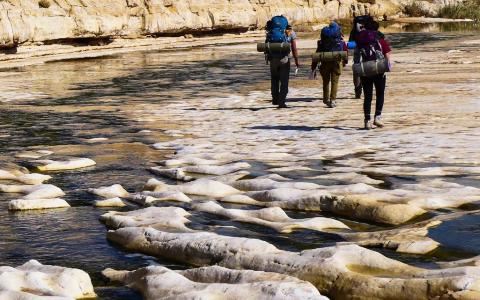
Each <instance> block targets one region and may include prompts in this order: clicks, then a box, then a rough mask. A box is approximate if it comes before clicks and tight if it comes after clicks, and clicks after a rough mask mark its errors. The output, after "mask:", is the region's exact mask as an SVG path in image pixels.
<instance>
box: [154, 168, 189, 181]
mask: <svg viewBox="0 0 480 300" xmlns="http://www.w3.org/2000/svg"><path fill="white" fill-rule="evenodd" d="M150 171H151V172H152V173H153V174H155V175H159V176H162V177H166V178H170V179H174V180H181V181H192V180H195V178H193V177H191V176H187V175H186V174H185V171H184V170H183V169H182V168H175V169H164V168H159V167H151V168H150Z"/></svg>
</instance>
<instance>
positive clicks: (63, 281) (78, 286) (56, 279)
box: [0, 260, 96, 300]
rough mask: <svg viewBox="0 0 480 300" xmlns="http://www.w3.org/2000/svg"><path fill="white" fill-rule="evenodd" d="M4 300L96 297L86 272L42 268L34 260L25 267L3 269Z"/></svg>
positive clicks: (0, 292) (1, 287)
mask: <svg viewBox="0 0 480 300" xmlns="http://www.w3.org/2000/svg"><path fill="white" fill-rule="evenodd" d="M0 297H1V298H2V299H22V300H23V299H27V300H37V299H39V300H40V299H54V300H60V299H63V300H66V299H86V298H95V297H96V295H95V292H94V290H93V286H92V282H91V280H90V277H89V276H88V274H87V273H85V272H84V271H81V270H78V269H70V268H63V267H56V266H48V265H42V264H41V263H39V262H38V261H36V260H31V261H29V262H27V263H25V264H24V265H22V266H20V267H17V268H12V267H6V266H4V267H0Z"/></svg>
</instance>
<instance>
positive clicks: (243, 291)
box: [102, 266, 328, 300]
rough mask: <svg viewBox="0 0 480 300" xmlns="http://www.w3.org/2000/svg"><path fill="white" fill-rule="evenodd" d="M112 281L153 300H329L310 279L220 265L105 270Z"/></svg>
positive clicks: (104, 272)
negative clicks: (175, 269) (180, 269)
mask: <svg viewBox="0 0 480 300" xmlns="http://www.w3.org/2000/svg"><path fill="white" fill-rule="evenodd" d="M102 274H103V275H104V276H106V277H107V278H109V279H110V280H111V281H117V282H121V283H123V284H126V285H128V286H130V287H133V288H135V289H137V290H140V291H141V292H142V294H143V296H144V298H145V299H147V300H150V299H151V300H153V299H192V300H193V299H214V298H215V299H217V298H219V299H220V298H221V299H265V300H267V299H271V300H275V299H278V300H282V299H306V300H314V299H315V300H326V299H328V298H326V297H323V296H321V295H320V293H319V292H318V290H317V289H316V288H315V287H314V286H313V285H311V284H310V283H308V282H305V281H301V280H299V279H297V278H294V277H290V276H285V275H281V274H278V273H269V272H257V271H242V270H231V269H226V268H222V267H218V266H214V267H205V268H198V269H190V270H185V271H179V272H175V271H172V270H169V269H168V268H165V267H154V266H151V267H146V268H142V269H138V270H136V271H131V272H128V271H115V270H112V269H106V270H104V271H103V272H102Z"/></svg>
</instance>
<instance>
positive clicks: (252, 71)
mask: <svg viewBox="0 0 480 300" xmlns="http://www.w3.org/2000/svg"><path fill="white" fill-rule="evenodd" d="M458 34H460V33H452V32H449V33H395V34H389V36H388V37H389V39H390V40H391V42H392V45H393V46H394V47H395V48H402V47H405V48H412V47H415V45H417V44H424V43H428V42H433V41H439V40H448V39H452V38H455V37H456V36H458ZM461 34H464V35H469V36H475V33H471V32H468V33H461ZM301 36H305V37H309V34H305V35H301ZM307 57H308V55H307V54H304V56H303V58H307ZM302 72H303V73H306V70H302ZM266 74H267V73H266V67H265V65H264V64H263V62H262V59H261V58H259V56H258V55H256V54H253V53H245V52H244V51H243V50H242V49H241V48H238V49H236V48H235V47H224V48H222V49H215V48H214V47H206V48H203V49H197V50H192V51H181V52H160V53H158V52H139V53H130V54H125V55H118V56H112V57H104V58H100V59H86V60H70V61H63V62H56V63H48V64H45V65H39V66H31V67H25V68H20V69H15V70H11V71H8V72H0V81H1V82H2V89H3V92H2V94H0V120H1V121H0V155H1V156H2V161H9V162H16V163H19V164H25V161H23V160H19V159H15V158H14V157H13V155H14V154H15V153H17V152H19V151H22V150H25V149H33V148H38V149H49V150H52V151H54V152H55V156H58V157H62V156H64V155H66V156H80V157H88V158H92V159H94V160H95V161H96V162H97V163H98V165H97V166H96V167H94V168H89V169H85V170H81V171H78V170H77V171H69V172H58V173H53V174H52V176H53V179H52V180H51V181H50V182H49V183H52V184H55V185H57V186H59V187H61V188H62V189H63V190H64V191H66V193H67V195H66V196H65V199H66V200H67V201H68V202H69V203H70V204H71V205H72V208H70V209H62V210H52V211H46V212H28V213H10V212H8V211H7V200H9V199H12V198H15V195H8V194H0V236H1V238H0V250H1V251H0V265H11V266H17V265H19V264H22V263H24V262H26V261H27V260H29V259H37V260H39V261H40V262H42V263H44V264H54V265H61V266H69V267H76V268H81V269H83V270H85V271H87V272H88V273H89V274H90V275H91V276H92V279H93V281H94V284H95V286H96V287H97V292H98V293H99V295H100V296H101V297H103V298H104V299H135V298H138V297H139V296H138V294H136V293H134V292H133V291H130V290H128V289H120V288H114V287H110V288H105V285H106V284H107V283H106V282H105V281H104V280H103V279H102V277H101V275H100V271H101V270H103V269H104V268H107V267H111V268H117V269H135V268H138V267H141V266H145V265H149V264H152V263H157V264H162V265H166V266H169V267H172V268H184V267H186V266H181V265H177V264H174V263H172V262H166V261H161V260H158V259H156V258H152V257H148V256H144V255H139V254H132V253H128V252H125V251H123V250H122V249H120V248H118V247H116V246H113V245H111V244H109V243H108V242H107V241H106V228H105V226H104V225H103V224H101V223H100V222H99V221H98V217H99V216H100V215H101V214H102V213H104V212H106V211H107V210H105V209H96V208H93V207H92V203H93V201H94V200H95V199H96V198H95V197H93V196H91V195H90V194H88V193H87V192H86V189H87V188H91V187H99V186H106V185H111V184H116V183H118V184H121V185H123V186H124V187H125V188H126V189H127V190H129V191H135V190H139V189H140V188H141V187H142V185H143V184H144V183H145V182H146V181H147V179H149V178H151V177H153V176H152V175H151V174H149V173H148V172H147V171H146V168H147V167H149V166H152V165H154V162H155V161H159V160H161V159H163V158H165V155H166V154H169V153H167V152H162V151H155V150H153V149H152V148H151V147H150V145H151V144H153V143H154V142H159V141H165V140H168V139H171V137H169V136H170V135H171V133H172V132H171V130H175V129H177V128H181V126H189V122H188V120H185V122H184V124H180V123H178V122H172V121H170V120H168V119H166V120H162V121H159V122H156V123H153V124H152V123H148V122H146V121H147V120H148V116H143V115H138V114H135V113H134V112H135V111H139V110H142V109H143V110H145V111H148V110H149V109H151V108H152V109H153V108H155V110H160V109H161V108H162V106H163V105H165V104H166V103H175V102H179V103H184V102H188V101H189V100H190V99H199V98H202V97H210V98H211V97H227V96H229V95H231V94H234V93H239V94H242V93H248V92H249V91H252V90H258V89H264V90H265V89H267V88H268V85H269V82H268V81H267V78H268V77H266V76H265V75H266ZM266 100H268V99H266ZM293 100H294V101H295V99H293ZM296 100H297V101H298V102H302V101H309V100H308V99H296ZM311 100H312V99H311ZM191 109H192V110H194V109H196V108H194V107H192V108H191ZM254 109H255V108H251V107H245V108H243V109H242V110H240V111H242V112H246V113H248V111H249V110H254ZM160 119H162V118H160ZM219 121H220V122H221V121H223V120H219ZM145 129H148V130H151V131H152V132H149V133H148V132H146V133H142V132H141V131H142V130H145ZM254 129H257V130H291V129H292V128H254ZM295 129H296V130H300V131H302V130H303V131H310V130H317V129H318V128H311V127H304V128H295ZM339 130H342V129H341V128H339ZM97 137H105V138H108V140H107V141H103V142H96V143H91V142H90V141H89V140H88V139H91V138H97ZM55 156H53V157H55ZM365 157H368V154H365ZM322 164H331V165H332V164H333V165H335V164H336V162H335V161H323V162H319V161H311V162H310V165H309V166H310V167H312V168H314V169H317V170H319V171H317V172H311V171H309V172H298V173H291V172H290V173H289V174H288V175H289V177H291V178H303V177H305V176H314V175H319V174H322V171H321V168H322ZM270 167H273V166H269V165H262V164H259V163H255V165H254V171H253V175H262V174H263V172H264V171H265V169H267V168H270ZM279 174H281V173H279ZM372 177H375V176H372ZM382 179H385V180H386V184H385V185H384V186H382V188H390V187H391V186H395V185H396V184H399V183H405V182H408V181H412V178H408V177H396V176H392V177H385V178H382ZM455 180H456V179H455V178H452V181H455ZM459 180H461V179H459ZM316 183H321V184H329V183H332V182H329V181H324V182H319V181H316ZM463 184H466V183H465V181H463ZM467 185H472V186H477V187H479V185H478V180H474V181H472V182H471V183H470V184H467ZM161 205H168V203H162V204H161ZM175 205H178V204H175ZM226 206H227V207H239V206H238V205H226ZM134 208H135V207H134V206H131V207H127V208H125V209H134ZM243 208H250V207H243ZM252 208H253V207H252ZM288 214H289V215H290V216H291V217H294V218H301V217H309V216H318V215H319V214H318V213H301V212H288ZM325 215H326V216H330V217H331V215H328V214H325ZM337 218H338V217H337ZM339 219H340V220H342V221H344V222H345V223H346V224H347V225H349V226H351V227H352V228H354V229H359V230H374V229H378V228H381V226H380V225H376V224H367V223H363V222H358V221H354V220H348V219H345V218H339ZM479 221H480V216H478V215H473V216H466V217H464V218H461V219H458V220H455V221H449V222H445V223H444V224H442V225H441V226H439V227H438V228H435V229H432V230H431V236H432V237H434V238H435V239H436V240H438V241H439V242H441V243H442V244H443V245H444V248H442V249H439V250H438V251H436V252H435V253H432V254H431V255H427V256H415V255H400V254H397V253H394V252H392V251H389V250H384V249H376V250H378V251H380V252H382V253H384V254H385V255H387V256H390V257H395V258H397V259H399V260H402V261H405V262H408V263H411V264H415V265H419V266H432V267H433V265H432V262H434V261H437V260H439V259H444V260H453V259H457V258H464V257H470V256H473V255H478V254H480V229H479V228H480V227H479V226H477V225H478V222H479ZM190 226H191V227H192V228H195V229H204V230H210V231H215V232H218V233H222V234H225V235H233V236H247V237H257V238H261V239H264V240H266V241H268V242H271V243H273V244H275V245H276V246H278V247H279V248H282V249H286V250H293V251H298V250H302V249H309V248H315V247H322V246H326V245H330V244H332V243H334V242H335V241H338V239H337V238H335V237H334V236H331V235H328V234H321V233H318V232H311V231H306V230H304V231H299V232H295V233H293V234H288V235H287V234H278V233H276V232H275V231H273V230H271V229H268V228H265V227H260V226H256V225H251V224H243V223H238V222H231V221H229V220H227V219H222V218H219V217H212V216H211V215H208V214H203V213H194V215H193V217H192V224H191V225H190Z"/></svg>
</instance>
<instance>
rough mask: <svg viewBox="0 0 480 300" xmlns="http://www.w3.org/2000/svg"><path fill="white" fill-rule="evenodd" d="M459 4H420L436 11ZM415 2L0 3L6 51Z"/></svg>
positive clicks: (301, 19) (339, 14)
mask: <svg viewBox="0 0 480 300" xmlns="http://www.w3.org/2000/svg"><path fill="white" fill-rule="evenodd" d="M452 1H458V0H433V1H432V0H430V1H419V2H423V3H425V5H427V6H428V7H430V8H432V9H435V7H439V6H441V5H442V4H444V3H448V2H452ZM407 2H411V1H409V0H102V1H99V0H40V1H39V0H0V48H1V47H3V48H5V47H13V46H16V45H19V44H24V43H32V42H45V41H57V40H64V39H78V38H91V37H138V36H149V35H159V34H169V33H183V32H195V31H212V30H246V29H253V28H261V27H263V26H264V24H265V22H266V20H267V19H268V18H270V17H271V16H272V15H276V14H284V15H286V16H287V17H288V18H289V19H290V21H291V22H293V23H294V24H305V23H316V22H321V21H325V20H328V19H331V18H349V17H351V16H352V15H354V14H364V13H370V14H373V15H376V16H383V15H388V16H391V15H395V14H398V13H399V12H401V10H402V5H404V4H405V3H407Z"/></svg>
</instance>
